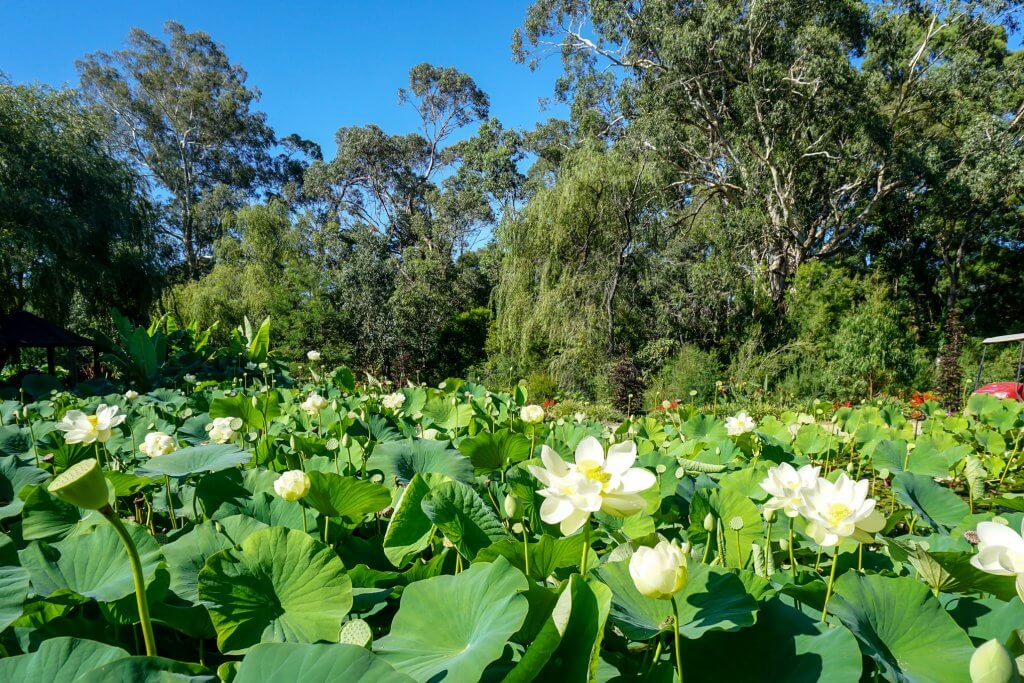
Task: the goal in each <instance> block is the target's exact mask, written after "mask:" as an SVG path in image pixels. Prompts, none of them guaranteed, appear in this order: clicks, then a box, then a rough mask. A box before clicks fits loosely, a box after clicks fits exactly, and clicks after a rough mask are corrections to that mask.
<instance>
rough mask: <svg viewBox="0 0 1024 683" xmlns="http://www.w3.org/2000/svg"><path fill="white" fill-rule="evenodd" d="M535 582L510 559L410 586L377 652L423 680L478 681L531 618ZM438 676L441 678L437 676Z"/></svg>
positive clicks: (473, 567) (376, 648)
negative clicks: (530, 600) (529, 596)
mask: <svg viewBox="0 0 1024 683" xmlns="http://www.w3.org/2000/svg"><path fill="white" fill-rule="evenodd" d="M528 586H529V582H528V581H527V580H526V577H525V576H523V574H522V572H520V571H519V570H518V569H516V568H515V567H513V566H512V565H510V564H509V563H508V562H507V561H506V560H505V559H504V558H498V559H496V560H495V561H494V562H491V563H480V564H474V565H473V566H471V567H470V568H469V569H466V570H465V571H464V572H462V573H461V574H459V575H457V576H450V575H445V576H437V577H434V578H432V579H426V580H424V581H417V582H416V583H413V584H410V585H409V586H408V587H407V588H406V589H405V592H404V593H403V594H402V601H401V604H400V605H399V608H398V613H397V614H395V618H394V621H393V622H392V624H391V633H389V634H388V635H386V636H384V637H383V638H381V639H380V640H379V641H377V643H375V645H374V650H375V651H377V652H378V653H379V654H380V656H381V657H383V658H384V659H385V661H387V662H388V663H389V664H391V665H392V666H394V667H395V668H396V669H397V670H399V671H401V672H403V673H406V674H408V675H410V676H412V677H413V678H414V679H416V680H418V681H427V680H441V678H444V680H448V681H477V680H480V676H481V674H482V673H483V671H484V669H485V668H486V667H487V665H488V664H490V663H491V662H493V661H494V660H495V659H497V658H498V657H500V656H501V653H502V651H503V650H504V649H505V644H506V643H507V642H508V639H509V638H510V637H511V636H512V634H513V633H515V632H516V631H517V630H518V629H519V627H520V625H522V623H523V620H524V619H525V618H526V613H527V610H528V608H529V607H528V603H527V600H526V598H525V597H523V596H522V595H521V593H523V592H524V591H525V590H526V589H527V587H528ZM435 677H436V678H435Z"/></svg>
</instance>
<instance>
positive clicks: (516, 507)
mask: <svg viewBox="0 0 1024 683" xmlns="http://www.w3.org/2000/svg"><path fill="white" fill-rule="evenodd" d="M505 515H506V516H507V517H508V518H509V519H518V518H520V517H522V516H523V504H522V503H521V502H519V498H517V497H516V496H515V494H513V493H510V494H508V495H507V496H505Z"/></svg>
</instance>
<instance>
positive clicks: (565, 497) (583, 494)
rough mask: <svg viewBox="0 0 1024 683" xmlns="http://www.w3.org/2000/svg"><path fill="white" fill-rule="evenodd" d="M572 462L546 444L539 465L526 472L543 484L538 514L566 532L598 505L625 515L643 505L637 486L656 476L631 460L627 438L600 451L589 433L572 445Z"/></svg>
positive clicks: (632, 454) (632, 447)
mask: <svg viewBox="0 0 1024 683" xmlns="http://www.w3.org/2000/svg"><path fill="white" fill-rule="evenodd" d="M575 458H576V462H575V463H573V464H569V463H566V462H565V461H564V460H562V458H561V457H560V456H559V455H558V454H557V453H556V452H555V451H553V450H551V449H550V448H548V447H547V446H546V445H545V446H542V447H541V460H542V461H543V462H544V467H543V468H542V467H537V466H535V465H530V466H529V469H530V472H531V473H532V474H533V476H535V477H536V478H537V479H538V480H539V481H540V482H541V483H542V484H544V486H545V488H543V489H540V490H539V491H538V493H539V494H540V495H541V496H543V497H544V499H545V500H544V502H543V503H542V504H541V508H540V516H541V519H542V520H544V521H545V522H547V523H548V524H558V525H559V528H560V529H561V531H562V533H563V534H565V535H569V534H571V533H573V532H575V531H576V530H577V529H579V528H580V527H581V526H583V524H584V523H585V522H586V521H587V518H588V517H589V516H590V514H591V513H593V512H597V511H598V510H601V511H603V512H606V513H608V514H610V515H615V516H618V517H628V516H629V515H632V514H634V513H636V512H639V511H641V510H643V509H644V506H645V505H646V501H645V500H644V498H643V496H641V495H640V492H641V491H646V490H647V489H649V488H651V487H652V486H654V484H655V482H656V481H657V478H656V477H655V476H654V474H653V473H652V472H650V471H648V470H645V469H643V468H642V467H633V463H634V462H636V444H634V443H633V442H632V441H623V442H622V443H618V444H614V445H612V446H609V448H608V455H607V456H605V452H604V448H602V446H601V443H600V442H599V441H598V440H597V439H595V438H594V437H592V436H588V437H586V438H584V439H583V440H582V441H581V442H580V443H579V445H578V446H577V447H576V453H575Z"/></svg>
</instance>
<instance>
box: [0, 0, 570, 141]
mask: <svg viewBox="0 0 1024 683" xmlns="http://www.w3.org/2000/svg"><path fill="white" fill-rule="evenodd" d="M528 5H529V2H528V0H477V1H476V2H472V1H469V0H419V1H415V0H376V1H374V0H369V1H365V0H364V1H361V2H360V1H354V0H339V1H336V2H325V1H318V2H313V1H309V0H303V1H302V2H291V3H285V2H269V1H268V0H247V1H244V2H242V1H238V0H206V1H205V2H196V1H194V0H193V1H190V2H171V1H168V0H141V1H140V0H134V1H127V0H118V1H107V0H102V1H101V0H85V1H83V0H77V1H71V0H45V1H40V0H34V1H31V2H27V1H23V0H0V26H2V27H3V30H2V32H0V36H2V37H0V71H2V72H4V73H5V74H6V75H7V77H8V78H10V79H11V80H12V81H13V82H15V83H23V82H32V81H39V82H43V83H48V84H51V85H61V84H70V85H74V84H76V83H77V81H78V77H77V74H76V72H75V66H74V63H75V60H76V59H77V58H79V57H81V56H82V55H85V54H87V53H89V52H95V51H97V50H104V51H109V50H115V49H119V48H121V47H123V44H124V40H125V37H126V36H127V35H128V31H129V29H131V28H132V27H133V26H138V27H140V28H142V29H144V30H146V31H148V32H150V33H160V32H161V27H162V24H163V23H164V22H165V21H167V20H168V19H173V20H176V21H180V22H181V23H182V24H184V25H185V28H186V29H188V30H190V31H194V30H203V31H206V32H207V33H209V34H210V35H211V36H212V37H213V38H214V39H215V40H216V41H218V42H220V43H221V44H223V45H224V47H225V49H226V50H227V53H228V56H229V58H230V59H231V60H232V61H233V62H235V63H237V64H241V65H242V66H243V67H244V68H245V69H246V70H247V71H248V73H249V84H250V85H255V86H256V87H258V88H259V89H260V91H261V92H262V93H263V97H262V99H261V102H260V108H261V109H262V110H263V111H265V112H266V113H267V116H268V119H269V121H270V124H271V125H272V126H273V127H274V130H275V131H277V133H278V134H279V135H282V136H283V135H286V134H288V133H293V132H294V133H298V134H300V135H302V136H304V137H307V138H310V139H312V140H315V141H316V142H319V143H320V144H321V145H322V146H323V147H324V152H325V154H326V155H327V156H328V157H330V156H332V155H333V152H334V142H333V141H334V132H335V131H336V130H337V129H338V128H339V127H340V126H343V125H362V124H366V123H376V124H378V125H380V126H381V127H382V128H383V129H384V130H386V131H388V132H391V133H404V132H408V131H410V130H412V129H413V128H414V127H415V125H416V119H415V117H414V115H413V113H412V111H411V110H410V109H409V108H408V107H401V106H399V105H398V102H397V97H396V91H397V90H398V88H399V87H401V86H403V85H405V84H406V83H407V77H408V71H409V68H410V67H412V66H414V65H415V64H418V63H420V62H431V63H433V64H439V65H443V66H455V67H457V68H459V69H461V70H462V71H465V72H466V73H468V74H469V75H471V76H472V77H473V78H474V79H475V80H476V82H477V84H478V85H479V86H480V87H482V88H483V89H484V91H486V92H487V93H488V95H490V98H491V113H492V115H494V116H497V117H498V118H500V119H501V120H502V122H503V123H504V124H505V125H506V126H508V127H516V128H524V127H532V126H533V124H534V123H535V122H537V121H541V120H544V119H546V118H548V117H549V116H552V115H558V114H561V113H562V110H561V109H549V110H547V111H542V110H541V107H540V106H539V103H538V101H539V99H540V98H544V97H550V96H551V94H552V90H553V85H554V81H555V79H556V78H557V77H558V74H559V71H560V64H559V61H558V57H557V56H555V57H553V58H551V59H549V60H548V61H547V62H545V63H544V65H543V66H542V68H541V69H540V70H539V71H536V72H531V71H530V70H529V69H528V68H527V67H526V66H524V65H520V64H516V63H514V62H513V61H512V56H511V50H510V48H509V45H510V43H511V36H512V31H513V29H514V28H515V27H516V26H519V25H520V24H521V23H522V19H523V16H524V14H525V11H526V7H527V6H528Z"/></svg>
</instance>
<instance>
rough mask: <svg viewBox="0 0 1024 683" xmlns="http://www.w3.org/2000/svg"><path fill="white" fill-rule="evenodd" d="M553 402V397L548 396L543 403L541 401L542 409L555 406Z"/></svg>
mask: <svg viewBox="0 0 1024 683" xmlns="http://www.w3.org/2000/svg"><path fill="white" fill-rule="evenodd" d="M555 403H556V402H555V399H553V398H549V399H548V400H546V401H544V403H541V407H543V408H544V410H551V409H552V408H554V407H555Z"/></svg>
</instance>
